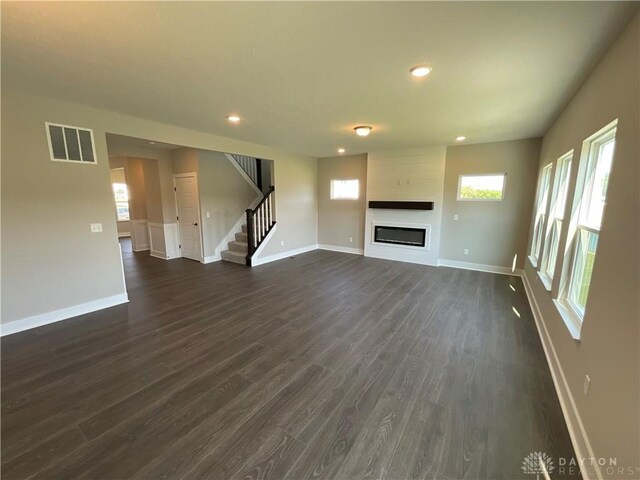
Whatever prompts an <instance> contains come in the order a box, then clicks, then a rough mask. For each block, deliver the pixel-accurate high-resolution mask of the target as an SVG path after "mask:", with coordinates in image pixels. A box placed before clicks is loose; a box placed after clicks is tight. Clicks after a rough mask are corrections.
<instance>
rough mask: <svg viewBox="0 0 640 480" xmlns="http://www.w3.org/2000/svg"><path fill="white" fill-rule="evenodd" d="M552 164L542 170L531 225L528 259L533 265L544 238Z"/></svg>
mask: <svg viewBox="0 0 640 480" xmlns="http://www.w3.org/2000/svg"><path fill="white" fill-rule="evenodd" d="M552 167H553V164H551V163H550V164H549V165H546V166H545V167H544V168H543V169H542V176H541V177H540V188H539V189H538V196H537V198H536V218H535V222H534V224H533V240H532V241H531V254H530V258H531V261H532V263H533V264H534V265H537V264H538V259H539V258H540V249H541V247H542V238H543V237H544V232H543V229H544V221H545V218H546V212H547V200H548V197H549V183H550V181H551V168H552Z"/></svg>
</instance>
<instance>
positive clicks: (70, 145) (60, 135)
mask: <svg viewBox="0 0 640 480" xmlns="http://www.w3.org/2000/svg"><path fill="white" fill-rule="evenodd" d="M45 127H46V130H47V140H48V143H49V155H50V158H51V160H52V161H54V162H73V163H88V164H94V165H95V164H96V163H97V162H96V155H95V148H94V142H93V130H90V129H88V128H80V127H71V126H69V125H58V124H55V123H49V122H45Z"/></svg>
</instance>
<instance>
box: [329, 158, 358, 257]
mask: <svg viewBox="0 0 640 480" xmlns="http://www.w3.org/2000/svg"><path fill="white" fill-rule="evenodd" d="M334 179H335V180H353V179H357V180H359V181H360V198H359V199H358V200H331V198H330V192H331V180H334ZM366 205H367V155H366V154H363V155H347V156H341V157H330V158H321V159H319V160H318V243H319V244H320V245H333V246H337V247H346V248H357V249H360V250H363V249H364V217H365V213H366ZM350 238H352V239H353V241H350V240H349V239H350Z"/></svg>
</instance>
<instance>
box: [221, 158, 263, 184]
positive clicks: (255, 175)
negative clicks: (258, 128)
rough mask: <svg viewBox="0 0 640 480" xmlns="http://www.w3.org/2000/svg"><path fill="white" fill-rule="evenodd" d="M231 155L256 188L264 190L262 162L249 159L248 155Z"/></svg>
mask: <svg viewBox="0 0 640 480" xmlns="http://www.w3.org/2000/svg"><path fill="white" fill-rule="evenodd" d="M230 155H231V157H232V158H233V159H234V160H235V161H236V163H237V164H238V165H239V166H240V168H242V170H244V172H245V173H246V174H247V176H248V177H249V178H250V179H251V181H252V182H253V183H254V184H255V185H256V187H258V189H259V190H262V160H260V159H259V158H255V157H248V156H247V155H238V154H236V153H231V154H230ZM265 186H266V185H265Z"/></svg>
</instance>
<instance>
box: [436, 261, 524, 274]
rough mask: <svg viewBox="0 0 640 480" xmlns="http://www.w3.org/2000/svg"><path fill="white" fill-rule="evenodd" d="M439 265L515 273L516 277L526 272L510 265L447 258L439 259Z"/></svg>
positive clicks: (489, 271) (480, 270)
mask: <svg viewBox="0 0 640 480" xmlns="http://www.w3.org/2000/svg"><path fill="white" fill-rule="evenodd" d="M438 266H439V267H450V268H462V269H463V270H476V271H478V272H488V273H499V274H501V275H515V276H516V277H521V276H522V275H523V273H524V272H523V271H522V270H520V269H516V270H515V271H514V272H512V271H511V268H510V267H498V266H496V265H485V264H483V263H471V262H459V261H457V260H446V259H443V258H441V259H439V260H438Z"/></svg>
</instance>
